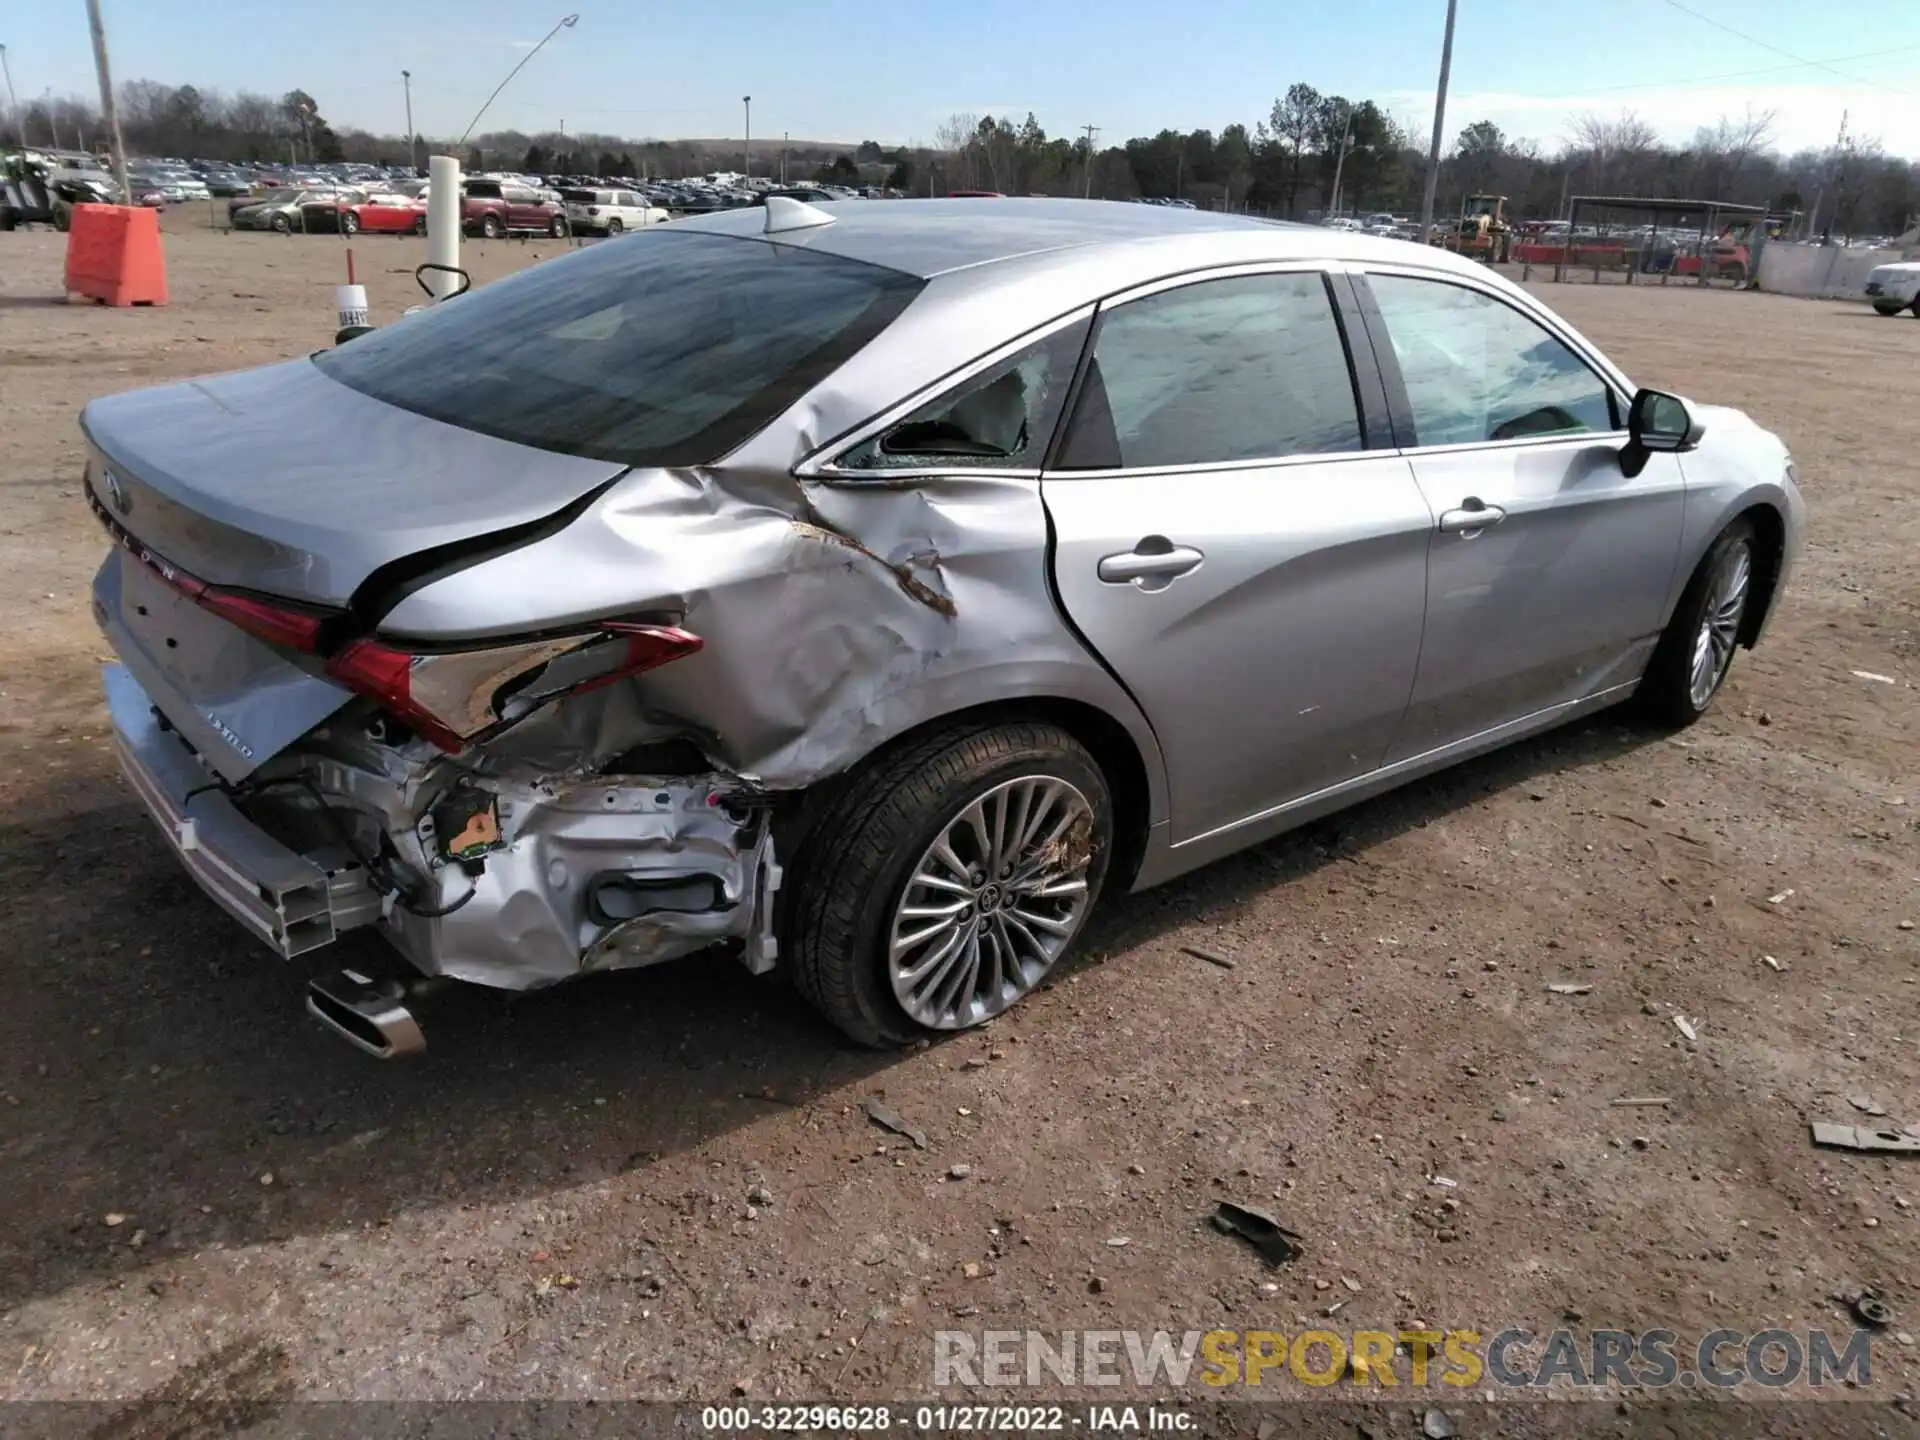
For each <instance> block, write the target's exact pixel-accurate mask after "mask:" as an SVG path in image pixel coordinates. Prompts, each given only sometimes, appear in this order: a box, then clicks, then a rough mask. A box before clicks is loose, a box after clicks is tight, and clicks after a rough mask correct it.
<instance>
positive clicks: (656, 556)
mask: <svg viewBox="0 0 1920 1440" xmlns="http://www.w3.org/2000/svg"><path fill="white" fill-rule="evenodd" d="M1046 546H1047V523H1046V514H1045V511H1044V508H1043V507H1042V504H1041V500H1040V490H1039V482H1038V481H1037V480H1034V479H1032V478H1021V477H1012V476H1002V475H985V474H981V475H973V474H966V475H956V476H950V477H943V478H940V479H936V480H921V481H916V482H915V483H914V484H912V485H910V486H908V485H888V484H828V483H824V482H808V483H805V484H804V485H803V484H802V483H801V482H799V481H796V480H794V479H793V478H792V477H791V476H790V475H788V474H786V473H785V472H784V471H770V470H758V469H752V470H747V469H741V468H739V467H738V466H736V465H730V466H729V468H727V469H726V470H724V471H722V470H715V469H694V470H651V471H636V472H634V473H633V474H632V475H630V476H628V477H627V478H626V479H624V480H622V481H621V482H620V483H619V484H617V485H616V486H614V487H613V489H612V490H610V491H609V492H608V493H607V495H606V496H605V497H603V498H602V500H601V501H600V502H599V503H598V504H597V505H596V506H595V507H594V508H593V509H592V510H591V511H589V513H588V514H587V515H584V516H582V517H581V519H580V521H578V522H577V523H576V524H575V525H573V526H571V527H569V528H568V530H566V531H565V532H564V533H563V534H562V535H559V536H555V537H552V538H550V539H548V540H543V541H539V542H536V543H535V544H532V545H528V546H525V547H523V548H521V549H519V550H516V551H513V552H511V553H510V554H507V555H503V556H500V557H498V558H497V559H494V560H491V561H489V562H487V563H486V564H484V565H478V566H474V567H472V568H471V569H468V570H464V571H459V572H456V573H455V574H453V575H450V576H447V577H446V578H444V579H442V580H439V581H436V582H435V583H434V584H432V585H429V586H426V587H423V588H422V589H421V590H419V591H417V592H415V593H414V594H413V595H411V596H409V597H408V598H407V599H406V600H404V601H402V602H401V604H400V605H399V606H397V607H396V608H395V610H394V611H393V612H392V614H391V615H389V616H388V617H387V619H386V621H385V622H384V623H383V626H382V628H383V629H384V630H385V631H387V632H388V633H390V634H394V635H397V636H402V637H417V638H421V639H436V638H443V637H449V636H456V637H459V638H474V637H478V636H488V635H505V634H512V633H516V632H518V633H525V632H526V631H527V630H528V629H529V628H530V627H539V626H560V625H565V624H569V623H575V622H586V621H590V620H592V619H596V618H599V617H603V616H607V615H615V614H633V613H642V612H658V613H662V614H666V615H670V616H672V617H673V618H674V619H675V620H676V621H677V622H678V623H680V624H683V625H685V626H686V627H687V628H688V629H690V630H693V631H694V632H695V633H697V634H699V635H700V636H702V637H703V638H704V640H705V641H706V647H705V649H704V650H702V651H701V652H700V653H699V654H697V655H693V656H689V657H688V658H686V659H684V660H679V661H675V662H674V663H673V664H671V665H668V666H665V667H663V668H661V669H659V670H655V671H651V672H648V673H647V674H645V675H643V676H641V677H639V678H638V679H637V680H635V681H633V682H631V684H629V685H623V686H611V687H607V688H606V689H605V690H602V691H595V692H592V693H591V694H589V695H587V696H583V697H579V698H576V699H574V700H571V701H568V702H566V703H565V704H564V705H562V706H558V707H555V710H554V712H552V713H549V714H548V715H545V716H537V717H534V718H533V719H531V720H529V721H528V722H525V723H524V724H523V725H522V726H520V727H518V728H517V729H516V730H515V731H512V732H509V734H508V735H506V736H503V737H502V738H501V739H500V740H499V741H497V742H495V748H498V749H499V750H501V752H502V753H507V752H511V753H515V754H518V755H522V756H525V757H527V758H533V757H535V756H536V755H544V756H546V757H547V758H548V759H549V760H550V761H552V762H558V761H560V760H562V759H564V760H565V762H566V763H567V764H569V765H577V766H580V767H584V768H592V767H593V766H595V765H596V764H599V763H604V761H606V760H608V759H610V758H612V757H613V756H614V755H616V754H618V753H619V751H620V750H622V749H624V748H627V747H628V746H631V745H632V744H635V743H637V742H639V741H641V740H645V739H650V738H657V737H659V736H661V735H666V734H686V735H689V736H691V737H694V738H695V739H696V740H697V741H698V743H700V744H701V745H702V748H703V749H704V750H705V751H706V753H707V755H708V758H709V759H711V760H712V761H713V763H714V764H715V765H716V767H718V768H721V769H724V770H728V771H731V772H733V773H735V774H739V775H743V776H748V777H751V778H753V779H754V780H755V781H757V782H758V783H760V784H761V785H764V786H765V787H766V788H767V789H769V790H776V791H787V790H798V789H803V788H804V787H806V786H807V785H810V784H812V783H813V782H815V781H817V780H819V779H821V778H823V777H825V776H828V775H832V774H835V773H838V772H839V771H842V770H844V769H847V768H848V767H850V766H851V765H853V764H855V763H856V762H857V761H859V760H860V759H862V758H863V757H864V756H865V755H867V754H869V753H870V752H871V751H872V750H873V749H874V748H876V747H877V746H878V745H880V744H881V743H883V742H884V741H886V740H887V739H890V738H891V737H892V736H894V735H897V734H899V733H901V732H903V731H905V730H908V729H910V728H912V727H913V726H915V725H917V724H920V723H922V722H923V721H927V720H932V719H936V718H938V717H939V716H941V715H944V714H948V713H951V712H953V711H957V710H963V709H966V708H969V707H971V706H975V705H981V704H986V703H989V702H992V701H996V700H1005V699H1017V698H1023V697H1028V696H1034V695H1044V696H1058V697H1063V698H1067V699H1073V700H1080V701H1083V702H1085V703H1087V704H1090V705H1093V706H1095V707H1097V708H1099V709H1101V710H1104V711H1105V712H1107V713H1108V714H1110V715H1113V716H1114V717H1116V718H1117V719H1119V720H1120V721H1121V723H1122V724H1123V725H1125V726H1126V727H1127V728H1128V729H1129V731H1130V732H1131V733H1132V734H1133V735H1134V737H1135V741H1136V743H1137V744H1138V745H1139V746H1140V747H1141V749H1142V751H1143V753H1145V754H1147V755H1148V756H1149V757H1150V759H1149V764H1148V767H1147V768H1148V771H1149V775H1150V777H1151V784H1152V794H1151V796H1150V801H1151V806H1152V812H1153V818H1154V819H1155V820H1158V819H1160V818H1161V817H1162V816H1163V815H1164V813H1165V807H1164V798H1163V796H1162V794H1161V793H1160V784H1159V767H1158V765H1157V763H1156V761H1157V748H1156V746H1155V742H1154V740H1153V736H1152V732H1151V730H1150V728H1149V727H1148V726H1147V723H1146V721H1145V719H1144V717H1142V716H1141V715H1140V713H1139V711H1138V709H1137V708H1136V707H1135V706H1134V704H1133V702H1132V700H1131V698H1130V697H1128V696H1127V694H1126V692H1125V691H1124V690H1122V689H1121V688H1120V686H1119V685H1118V684H1117V683H1116V682H1115V681H1114V680H1113V679H1112V677H1111V676H1110V675H1108V674H1107V672H1106V671H1105V670H1104V669H1102V668H1101V667H1100V665H1099V664H1098V663H1097V662H1096V661H1095V660H1094V659H1093V658H1092V657H1091V656H1090V655H1088V654H1087V652H1086V651H1085V650H1084V648H1083V647H1082V646H1081V645H1080V643H1079V641H1078V640H1077V639H1076V638H1075V637H1074V636H1073V635H1072V633H1071V632H1070V631H1069V630H1068V629H1067V627H1066V625H1065V623H1064V622H1063V621H1062V620H1061V618H1060V616H1059V615H1058V613H1057V611H1056V609H1055V606H1054V604H1053V601H1052V598H1051V595H1050V593H1049V590H1048V586H1047V573H1046V567H1047V558H1046V557H1047V548H1046ZM530 600H531V601H532V602H533V603H532V611H533V613H531V614H530V613H529V609H530V606H529V601H530ZM548 746H553V747H554V748H551V749H549V748H546V747H548Z"/></svg>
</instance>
